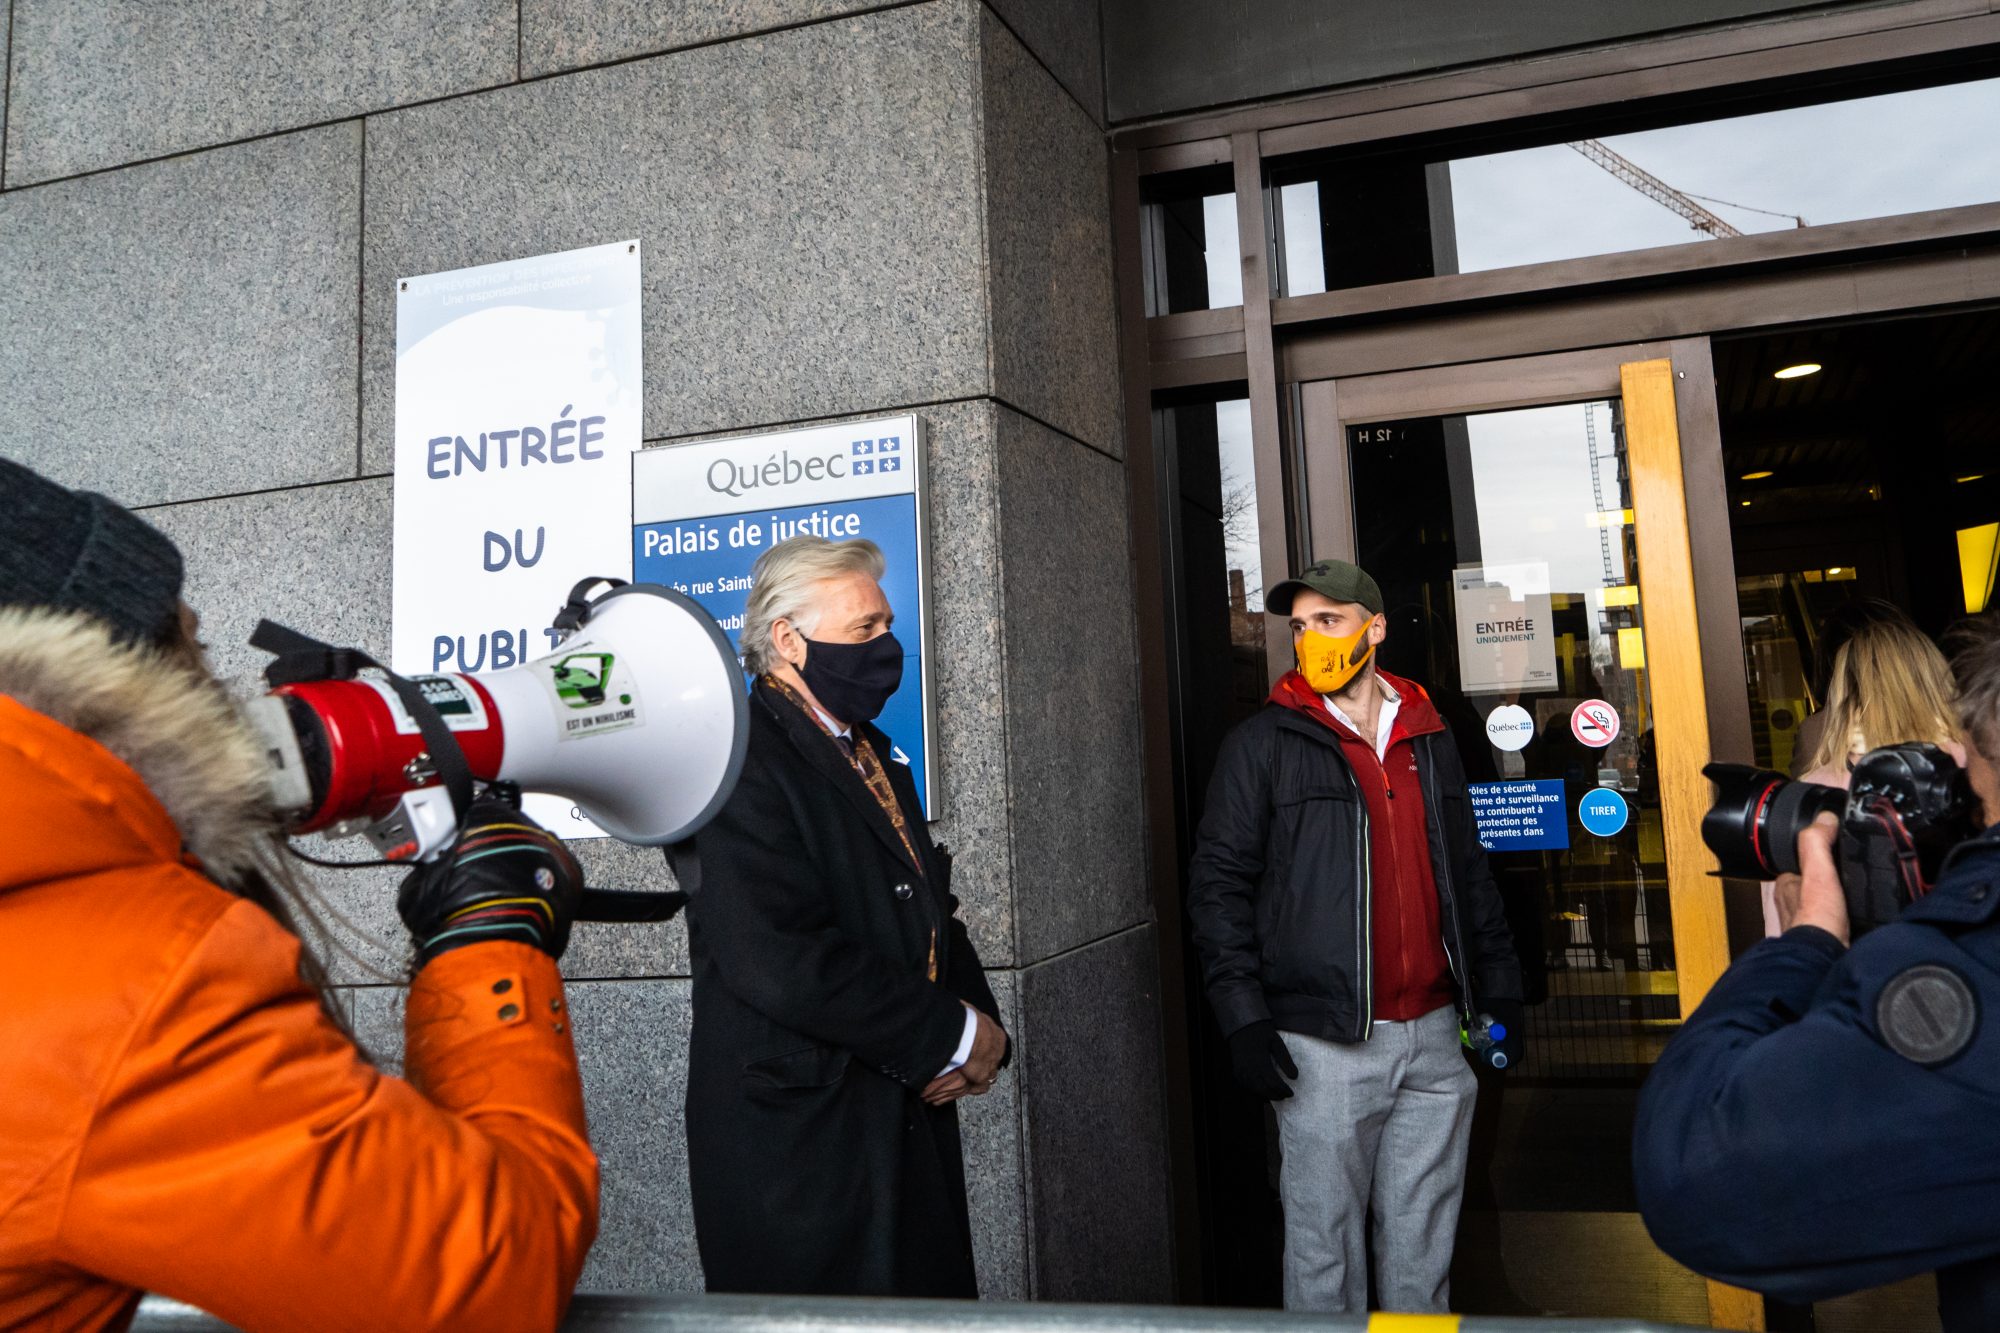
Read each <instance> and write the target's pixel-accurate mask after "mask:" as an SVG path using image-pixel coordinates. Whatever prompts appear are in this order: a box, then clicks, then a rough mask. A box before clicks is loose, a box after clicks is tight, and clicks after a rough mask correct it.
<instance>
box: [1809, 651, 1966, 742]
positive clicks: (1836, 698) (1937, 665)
mask: <svg viewBox="0 0 2000 1333" xmlns="http://www.w3.org/2000/svg"><path fill="white" fill-rule="evenodd" d="M1955 693H1956V691H1955V690H1954V689H1953V686H1952V679H1951V667H1950V666H1949V665H1948V664H1947V663H1946V662H1945V660H1944V654H1943V653H1941V652H1939V651H1938V650H1937V645H1935V644H1933V643H1932V642H1931V641H1930V640H1929V639H1927V638H1925V637H1924V635H1923V633H1922V632H1921V631H1920V630H1918V629H1917V627H1916V626H1914V625H1912V624H1909V623H1908V622H1907V621H1890V620H1884V621H1877V622H1875V623H1873V624H1868V625H1864V626H1862V627H1861V628H1860V629H1857V630H1856V631H1855V632H1854V637H1853V638H1851V639H1849V640H1848V641H1847V642H1846V643H1844V644H1842V645H1841V646H1840V651H1839V652H1837V653H1836V654H1834V658H1833V672H1832V675H1831V677H1830V679H1829V680H1828V682H1827V691H1826V709H1825V712H1826V726H1825V727H1824V728H1823V729H1822V730H1821V731H1820V735H1819V745H1818V747H1817V748H1815V750H1814V751H1813V756H1812V762H1811V764H1810V766H1809V767H1810V768H1811V769H1821V768H1835V767H1838V768H1842V769H1844V768H1846V767H1847V762H1848V759H1849V758H1850V757H1851V756H1856V755H1862V754H1866V753H1867V752H1868V751H1870V750H1873V749H1876V748H1877V747H1879V746H1883V745H1899V744H1901V743H1902V742H1904V741H1929V742H1931V743H1932V744H1937V743H1939V742H1941V741H1956V740H1959V739H1960V734H1959V729H1958V709H1957V706H1956V705H1955V703H1954V702H1953V696H1954V694H1955Z"/></svg>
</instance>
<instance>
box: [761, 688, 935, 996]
mask: <svg viewBox="0 0 2000 1333" xmlns="http://www.w3.org/2000/svg"><path fill="white" fill-rule="evenodd" d="M758 679H759V681H760V682H761V683H762V684H763V685H765V686H767V687H768V688H770V689H771V690H773V691H775V692H776V693H778V694H779V695H781V696H783V697H784V698H785V699H787V700H789V701H790V702H791V703H792V705H793V706H794V707H796V708H797V709H798V710H799V711H800V712H801V713H804V714H805V715H806V716H807V717H809V718H811V719H812V720H813V725H814V726H816V727H818V728H819V729H820V731H821V732H822V733H823V734H825V736H826V737H827V738H828V739H829V740H831V741H832V742H833V743H834V744H835V745H838V746H839V747H840V751H841V753H842V754H844V755H846V756H847V762H848V763H849V764H852V765H853V766H854V771H855V773H857V774H858V775H860V778H861V781H862V783H863V784H864V785H865V786H867V788H868V794H869V795H871V796H873V797H874V798H875V804H876V805H878V806H880V807H881V809H882V813H883V814H884V815H886V816H888V819H889V823H890V824H892V825H894V826H895V829H896V836H897V837H898V838H901V839H902V840H903V850H904V851H905V852H908V853H909V856H910V864H911V865H914V866H915V867H916V868H917V874H919V875H922V874H923V873H924V858H923V857H922V856H921V855H919V854H918V852H917V843H916V839H915V838H914V837H912V836H911V833H910V823H909V820H908V819H906V818H905V817H904V815H903V803H902V802H901V801H898V800H897V799H896V789H895V788H894V787H892V786H890V785H889V772H888V770H887V769H885V768H883V767H882V760H881V757H880V756H879V755H877V754H876V753H875V747H874V746H873V745H871V744H869V743H868V738H867V737H866V736H863V735H862V734H861V733H859V732H857V731H855V730H854V729H853V728H851V727H850V728H849V729H848V730H849V735H848V736H841V735H838V734H836V733H835V732H834V730H833V728H831V727H829V726H827V725H826V719H824V718H822V717H821V716H820V715H819V713H818V711H817V710H816V709H814V708H813V706H812V705H811V704H809V703H807V702H806V700H805V696H804V695H802V694H800V693H799V692H798V691H797V690H795V689H793V688H792V687H791V686H790V685H788V684H786V683H785V682H784V681H782V680H779V679H778V678H777V677H776V676H761V677H759V678H758ZM927 974H928V976H929V978H930V980H932V981H936V980H937V930H936V928H935V927H933V928H932V930H931V949H930V964H929V967H928V969H927Z"/></svg>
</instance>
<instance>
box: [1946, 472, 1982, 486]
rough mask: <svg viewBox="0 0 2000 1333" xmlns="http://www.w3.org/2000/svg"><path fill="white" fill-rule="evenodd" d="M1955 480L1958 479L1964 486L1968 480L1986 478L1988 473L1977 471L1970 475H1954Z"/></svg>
mask: <svg viewBox="0 0 2000 1333" xmlns="http://www.w3.org/2000/svg"><path fill="white" fill-rule="evenodd" d="M1953 480H1954V481H1956V482H1957V483H1958V484H1959V485H1961V486H1963V485H1965V483H1966V482H1968V481H1984V480H1986V474H1985V473H1984V472H1975V473H1973V474H1972V475H1971V476H1969V477H1954V478H1953Z"/></svg>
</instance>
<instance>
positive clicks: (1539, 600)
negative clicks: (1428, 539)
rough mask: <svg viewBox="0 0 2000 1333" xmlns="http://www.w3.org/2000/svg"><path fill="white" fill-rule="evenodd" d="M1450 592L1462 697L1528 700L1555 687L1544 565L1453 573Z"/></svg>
mask: <svg viewBox="0 0 2000 1333" xmlns="http://www.w3.org/2000/svg"><path fill="white" fill-rule="evenodd" d="M1452 591H1453V594H1454V601H1455V605H1456V610H1457V616H1458V677H1459V690H1460V691H1461V692H1462V693H1465V694H1472V695H1478V694H1533V693H1535V692H1537V691H1540V690H1553V689H1555V688H1556V687H1557V684H1558V681H1557V679H1556V636H1555V624H1554V619H1553V613H1552V612H1551V610H1550V607H1549V567H1548V565H1546V564H1543V563H1532V564H1518V565H1474V566H1471V567H1469V568H1466V569H1459V570H1454V571H1453V572H1452Z"/></svg>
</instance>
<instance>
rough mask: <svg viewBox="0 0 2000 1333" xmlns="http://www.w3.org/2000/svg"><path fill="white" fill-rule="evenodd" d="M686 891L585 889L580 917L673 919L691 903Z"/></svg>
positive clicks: (623, 919) (638, 920)
mask: <svg viewBox="0 0 2000 1333" xmlns="http://www.w3.org/2000/svg"><path fill="white" fill-rule="evenodd" d="M687 900H688V898H687V895H686V894H685V893H680V892H678V891H676V892H669V893H636V892H633V891H631V890H628V889H585V890H584V891H583V902H582V904H581V905H580V906H579V907H578V908H577V909H576V919H577V920H578V921H620V922H626V923H635V922H641V921H671V920H673V918H674V915H675V913H677V912H679V911H680V910H681V908H683V907H685V906H687Z"/></svg>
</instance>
